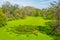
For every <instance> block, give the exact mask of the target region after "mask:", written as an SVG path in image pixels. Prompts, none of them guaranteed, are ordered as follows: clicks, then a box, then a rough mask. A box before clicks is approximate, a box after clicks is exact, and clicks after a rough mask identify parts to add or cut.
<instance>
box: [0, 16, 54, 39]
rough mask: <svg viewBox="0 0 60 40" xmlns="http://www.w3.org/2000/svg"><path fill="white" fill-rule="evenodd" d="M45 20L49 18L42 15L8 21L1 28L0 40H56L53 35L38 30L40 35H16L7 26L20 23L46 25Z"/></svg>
mask: <svg viewBox="0 0 60 40" xmlns="http://www.w3.org/2000/svg"><path fill="white" fill-rule="evenodd" d="M48 21H49V20H48ZM45 22H47V20H44V19H42V18H41V17H26V18H25V19H19V20H12V21H8V22H7V25H6V26H5V27H3V28H0V40H54V39H53V38H52V37H50V36H48V35H46V34H42V33H40V32H38V36H35V35H34V34H20V35H16V34H14V33H11V32H7V28H10V27H14V26H18V25H36V26H45ZM27 35H28V36H27Z"/></svg>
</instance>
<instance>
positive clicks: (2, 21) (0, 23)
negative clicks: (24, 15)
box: [0, 10, 7, 27]
mask: <svg viewBox="0 0 60 40" xmlns="http://www.w3.org/2000/svg"><path fill="white" fill-rule="evenodd" d="M6 21H7V19H6V15H5V14H4V13H3V12H2V10H0V27H2V26H4V25H5V24H6Z"/></svg>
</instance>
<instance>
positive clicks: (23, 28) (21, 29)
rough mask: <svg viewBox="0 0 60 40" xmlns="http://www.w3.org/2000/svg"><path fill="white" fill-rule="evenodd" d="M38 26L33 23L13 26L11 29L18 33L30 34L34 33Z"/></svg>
mask: <svg viewBox="0 0 60 40" xmlns="http://www.w3.org/2000/svg"><path fill="white" fill-rule="evenodd" d="M37 29H38V28H37V27H36V26H33V25H19V26H17V27H11V29H10V30H11V31H12V32H14V33H16V34H26V33H27V34H29V33H32V34H33V32H34V31H36V30H37Z"/></svg>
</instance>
